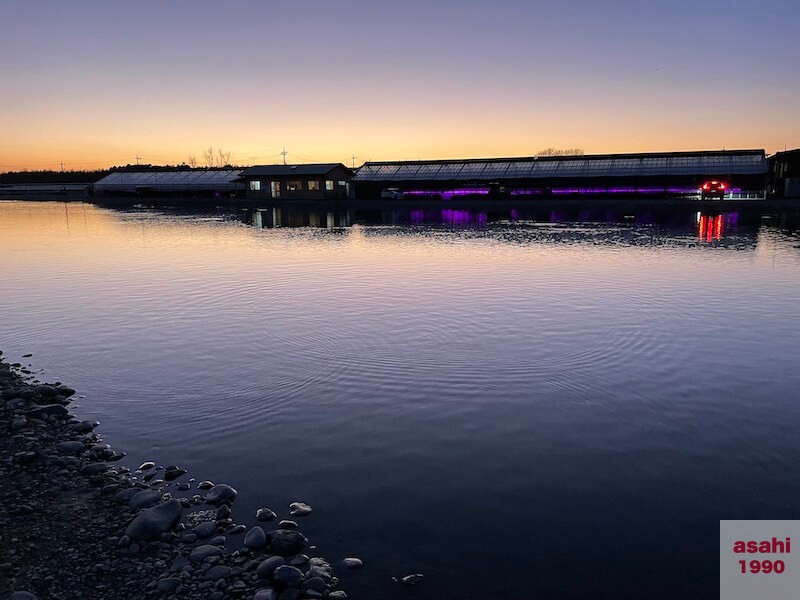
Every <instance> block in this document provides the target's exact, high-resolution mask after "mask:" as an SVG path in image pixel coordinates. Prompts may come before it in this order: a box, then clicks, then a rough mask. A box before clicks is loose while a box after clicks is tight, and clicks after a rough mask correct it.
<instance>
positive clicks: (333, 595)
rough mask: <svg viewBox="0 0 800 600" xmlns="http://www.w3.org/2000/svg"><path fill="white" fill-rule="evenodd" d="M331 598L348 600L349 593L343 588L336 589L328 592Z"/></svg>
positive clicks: (333, 599) (331, 599) (332, 599)
mask: <svg viewBox="0 0 800 600" xmlns="http://www.w3.org/2000/svg"><path fill="white" fill-rule="evenodd" d="M328 598H330V600H347V594H346V593H345V592H344V591H343V590H336V591H335V592H331V593H330V594H328Z"/></svg>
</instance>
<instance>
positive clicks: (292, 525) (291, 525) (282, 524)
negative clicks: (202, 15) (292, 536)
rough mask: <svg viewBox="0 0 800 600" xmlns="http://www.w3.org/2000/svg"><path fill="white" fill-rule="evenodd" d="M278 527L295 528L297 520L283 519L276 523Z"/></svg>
mask: <svg viewBox="0 0 800 600" xmlns="http://www.w3.org/2000/svg"><path fill="white" fill-rule="evenodd" d="M278 527H280V528H281V529H297V521H290V520H289V519H284V520H283V521H281V522H280V523H278Z"/></svg>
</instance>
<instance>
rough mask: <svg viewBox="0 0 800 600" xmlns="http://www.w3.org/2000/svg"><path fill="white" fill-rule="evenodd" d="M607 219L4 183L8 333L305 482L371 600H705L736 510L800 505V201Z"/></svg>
mask: <svg viewBox="0 0 800 600" xmlns="http://www.w3.org/2000/svg"><path fill="white" fill-rule="evenodd" d="M599 212H601V211H594V210H591V211H590V210H584V211H578V210H572V211H562V212H560V213H559V212H558V211H550V210H545V209H537V210H536V211H532V210H527V211H526V210H522V209H520V210H519V211H515V213H512V212H510V211H505V212H503V213H489V212H481V211H472V212H467V211H452V210H450V211H442V210H438V209H437V210H431V211H415V212H412V213H410V214H409V213H389V212H381V211H372V212H361V213H355V214H353V213H351V214H347V213H342V214H331V215H328V214H326V213H324V212H320V213H292V212H291V211H284V212H283V213H282V214H281V215H273V214H272V213H264V214H261V215H252V214H248V213H238V212H236V213H232V214H226V213H211V214H209V213H203V214H170V213H164V212H144V211H143V212H135V211H132V212H115V211H110V210H101V209H97V208H94V207H92V206H87V205H82V204H69V205H65V204H59V203H10V202H0V250H1V251H2V254H1V255H0V256H2V277H1V278H0V315H2V318H0V348H2V349H3V350H4V351H5V353H6V355H7V356H9V358H16V357H19V356H21V355H22V354H24V353H27V352H33V353H34V356H33V358H32V359H29V360H30V361H31V362H32V363H33V365H34V366H35V367H37V368H44V369H45V370H46V372H45V374H44V375H42V377H43V378H47V379H49V380H53V379H61V380H62V381H65V382H68V383H69V384H71V385H74V386H76V387H78V388H79V389H80V390H81V392H82V393H84V394H85V395H86V396H87V397H86V398H85V399H84V400H81V401H80V403H79V405H80V408H78V409H77V410H78V413H79V414H80V416H82V417H85V418H97V419H98V420H100V421H102V423H103V424H102V426H101V429H100V431H101V432H102V433H103V435H104V436H105V437H106V439H107V441H109V442H111V443H112V444H113V445H114V446H115V447H116V448H118V449H121V450H126V451H127V452H128V453H129V459H130V462H129V463H128V464H129V465H132V466H135V464H138V463H139V462H140V461H142V460H145V459H150V458H155V459H156V460H159V461H162V464H167V463H176V464H179V465H181V466H183V467H186V468H188V469H189V470H190V472H191V473H192V474H194V475H196V476H198V477H200V478H209V479H213V480H216V481H225V482H227V483H230V484H232V485H234V486H235V487H236V488H238V489H239V491H240V493H241V497H240V500H238V501H237V504H236V507H235V510H234V518H235V519H237V521H239V522H245V523H248V524H254V520H253V518H252V515H253V513H254V512H255V509H256V508H257V507H259V506H270V507H272V508H273V509H275V510H276V511H279V512H280V513H281V514H282V515H285V513H286V509H285V507H286V505H288V503H289V502H291V501H294V500H304V501H307V502H309V503H310V504H311V505H312V506H313V507H314V509H315V510H314V513H313V515H311V516H310V517H308V518H306V520H304V521H303V522H302V524H301V525H302V529H303V530H304V532H306V533H307V534H308V535H309V536H310V537H311V538H312V541H313V542H315V543H317V545H318V547H319V553H320V554H322V555H323V556H325V557H327V558H329V559H331V560H332V561H336V560H339V559H341V558H343V557H345V556H354V555H355V556H359V557H361V558H363V559H364V561H365V564H366V567H365V568H364V570H362V571H360V572H356V573H352V574H349V573H341V574H342V580H343V587H344V589H346V590H347V591H348V593H349V594H350V597H351V598H356V599H359V598H360V599H365V600H366V599H367V598H369V599H370V600H382V599H389V598H401V599H402V598H437V599H453V600H455V599H467V598H469V599H477V598H503V599H511V598H515V599H516V598H713V597H716V596H717V594H718V558H717V557H718V554H717V552H718V550H717V545H718V535H719V529H718V521H719V520H720V519H740V518H769V519H797V518H800V465H798V456H800V452H799V451H800V436H798V434H797V431H798V426H800V402H798V390H800V369H798V359H799V358H800V319H798V318H797V311H798V306H800V302H799V301H800V233H799V232H798V229H797V227H796V225H797V223H798V219H797V216H796V215H794V216H791V215H759V214H737V213H734V212H731V213H726V214H724V215H723V214H708V215H696V214H695V213H694V212H666V213H661V214H652V213H647V212H646V211H644V212H643V211H634V210H631V211H629V212H630V214H628V215H625V214H621V213H620V214H612V213H609V214H605V213H603V214H598V213H599ZM276 221H278V222H280V224H281V225H283V227H280V228H270V226H271V225H273V224H275V222H276ZM254 224H255V225H254ZM257 225H260V226H261V227H263V228H260V227H258V226H257ZM265 225H266V227H264V226H265ZM287 225H304V226H303V227H287ZM342 225H345V226H342ZM413 572H421V573H424V574H425V580H424V581H423V582H422V583H421V584H419V585H418V586H417V587H416V588H414V589H406V588H404V587H401V586H399V584H395V583H393V582H392V581H391V577H392V576H393V575H396V576H401V575H406V574H409V573H413Z"/></svg>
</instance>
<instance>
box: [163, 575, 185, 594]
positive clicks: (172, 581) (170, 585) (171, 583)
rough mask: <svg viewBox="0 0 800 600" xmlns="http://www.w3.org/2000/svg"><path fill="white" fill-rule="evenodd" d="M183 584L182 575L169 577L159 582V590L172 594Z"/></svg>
mask: <svg viewBox="0 0 800 600" xmlns="http://www.w3.org/2000/svg"><path fill="white" fill-rule="evenodd" d="M180 584H181V580H180V577H167V578H166V579H161V580H159V582H158V586H157V587H158V591H159V592H162V593H164V594H171V593H172V592H174V591H175V590H176V589H177V587H178V586H179V585H180Z"/></svg>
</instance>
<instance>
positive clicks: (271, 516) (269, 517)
mask: <svg viewBox="0 0 800 600" xmlns="http://www.w3.org/2000/svg"><path fill="white" fill-rule="evenodd" d="M277 518H278V515H276V514H275V513H274V512H273V511H271V510H270V509H268V508H259V509H258V510H257V511H256V519H258V520H259V521H274V520H275V519H277Z"/></svg>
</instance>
